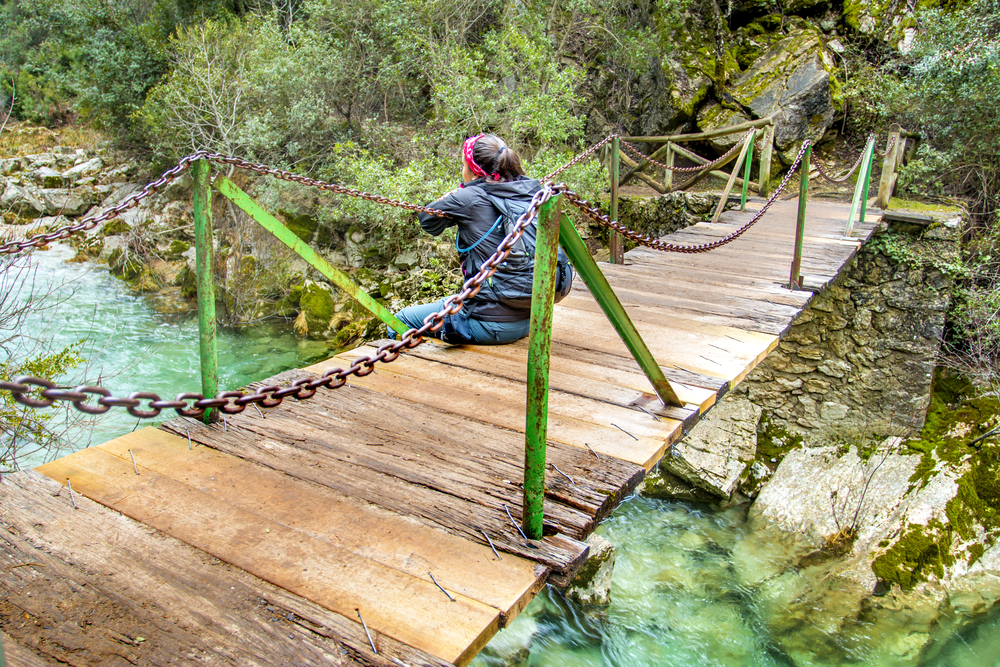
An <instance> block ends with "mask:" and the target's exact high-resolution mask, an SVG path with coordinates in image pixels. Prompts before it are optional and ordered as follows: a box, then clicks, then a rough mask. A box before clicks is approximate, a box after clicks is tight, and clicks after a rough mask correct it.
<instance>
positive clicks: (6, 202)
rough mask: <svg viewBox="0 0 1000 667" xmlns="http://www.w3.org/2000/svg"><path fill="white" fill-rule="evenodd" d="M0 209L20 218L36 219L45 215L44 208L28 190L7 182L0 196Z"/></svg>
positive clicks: (40, 201) (34, 194)
mask: <svg viewBox="0 0 1000 667" xmlns="http://www.w3.org/2000/svg"><path fill="white" fill-rule="evenodd" d="M0 209H3V210H4V211H12V212H14V213H16V214H17V215H18V216H20V217H22V218H37V217H38V216H40V215H43V214H44V213H45V210H46V207H45V204H44V203H42V200H41V198H40V197H39V196H38V195H37V194H36V193H35V192H34V191H33V190H31V189H30V188H27V187H21V186H19V185H15V184H14V183H11V182H8V183H7V187H6V188H4V191H3V195H0Z"/></svg>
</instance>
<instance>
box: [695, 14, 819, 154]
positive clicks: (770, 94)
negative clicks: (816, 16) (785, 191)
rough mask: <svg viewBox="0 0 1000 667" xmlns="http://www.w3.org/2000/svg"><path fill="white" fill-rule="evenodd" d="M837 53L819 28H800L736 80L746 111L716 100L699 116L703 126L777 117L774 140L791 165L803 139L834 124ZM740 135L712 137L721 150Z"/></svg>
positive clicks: (815, 136)
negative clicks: (815, 29) (835, 55)
mask: <svg viewBox="0 0 1000 667" xmlns="http://www.w3.org/2000/svg"><path fill="white" fill-rule="evenodd" d="M833 65H834V61H833V56H832V55H831V54H829V53H828V52H827V49H826V48H825V47H824V46H823V42H822V40H821V37H820V35H819V34H818V33H816V32H814V31H812V30H798V31H796V32H793V33H791V34H789V35H788V36H787V37H786V38H785V39H782V40H781V41H778V42H776V43H775V44H773V45H772V46H771V47H770V48H769V49H768V50H767V51H766V52H765V53H764V54H763V55H761V56H760V57H759V58H757V60H755V61H754V63H753V65H752V66H751V67H750V68H749V69H748V70H747V71H746V72H744V73H743V74H742V75H740V77H739V78H738V79H737V80H736V81H735V82H734V83H733V85H732V87H731V89H730V93H731V94H732V97H733V100H734V101H735V102H736V103H738V104H739V105H740V106H741V107H742V108H743V109H744V110H745V111H738V110H735V109H734V108H732V106H726V107H723V106H722V105H719V104H715V105H710V106H708V107H705V108H704V109H703V110H702V111H701V113H699V116H698V126H699V128H700V129H701V130H703V131H709V130H715V129H719V128H722V127H726V126H729V125H735V124H737V123H740V122H744V121H746V120H748V117H753V118H767V117H772V118H774V119H775V121H776V126H775V134H774V144H775V149H776V152H777V154H778V155H779V156H780V158H781V161H782V162H783V163H784V164H785V165H790V164H791V163H792V161H793V160H794V159H795V156H796V155H797V154H798V151H799V148H800V147H801V145H802V142H803V141H804V140H806V139H809V140H811V141H813V142H816V141H819V140H820V139H821V138H822V137H823V135H825V134H826V131H827V130H828V129H829V128H830V126H831V125H832V124H833V118H834V115H835V113H836V110H835V106H834V97H833V88H832V85H833V84H832V77H831V76H830V72H831V71H832V70H833ZM738 140H739V135H735V134H733V135H727V136H724V137H719V138H717V139H713V140H712V141H711V144H712V147H713V148H714V149H715V150H717V151H719V152H720V153H723V152H725V151H728V150H729V149H730V148H731V147H732V146H733V145H734V144H735V143H736V142H737V141H738Z"/></svg>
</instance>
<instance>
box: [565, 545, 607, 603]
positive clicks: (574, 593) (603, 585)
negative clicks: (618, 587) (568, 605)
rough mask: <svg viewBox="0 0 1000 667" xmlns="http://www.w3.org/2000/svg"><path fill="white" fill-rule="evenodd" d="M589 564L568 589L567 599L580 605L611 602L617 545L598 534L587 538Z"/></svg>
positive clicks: (566, 591) (585, 565)
mask: <svg viewBox="0 0 1000 667" xmlns="http://www.w3.org/2000/svg"><path fill="white" fill-rule="evenodd" d="M587 544H588V545H590V553H589V555H588V556H587V562H586V563H584V564H583V567H581V568H580V571H579V572H578V573H577V575H576V576H575V577H573V580H572V581H571V582H570V583H569V586H567V587H566V590H565V593H566V597H568V598H569V599H571V600H573V601H575V602H577V603H578V604H608V603H610V602H611V574H612V572H614V569H615V556H616V551H615V545H613V544H612V543H611V542H609V541H608V540H606V539H604V538H603V537H601V536H600V535H598V534H597V533H591V535H590V537H588V538H587Z"/></svg>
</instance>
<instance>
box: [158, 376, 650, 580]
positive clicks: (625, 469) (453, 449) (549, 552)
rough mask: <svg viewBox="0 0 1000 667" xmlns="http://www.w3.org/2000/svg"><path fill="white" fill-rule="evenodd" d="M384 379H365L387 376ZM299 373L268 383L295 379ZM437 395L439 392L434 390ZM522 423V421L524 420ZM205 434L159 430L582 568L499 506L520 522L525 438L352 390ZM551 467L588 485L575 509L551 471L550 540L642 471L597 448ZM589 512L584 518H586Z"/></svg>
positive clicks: (581, 526) (557, 455)
mask: <svg viewBox="0 0 1000 667" xmlns="http://www.w3.org/2000/svg"><path fill="white" fill-rule="evenodd" d="M385 372H386V371H384V370H381V369H380V370H379V371H378V372H376V373H375V374H373V375H372V376H369V377H379V376H382V375H384V374H385ZM300 376H309V377H315V376H314V375H311V374H309V373H306V372H303V371H292V372H289V373H286V374H282V375H281V376H278V377H276V378H272V379H270V380H267V381H266V383H272V382H284V381H288V380H289V379H291V378H294V377H300ZM432 389H434V388H432ZM522 419H523V417H522ZM228 421H229V426H228V429H224V427H223V425H222V424H215V425H211V426H208V427H205V426H203V425H200V424H198V423H197V422H195V421H193V420H185V419H175V420H171V421H170V422H167V423H166V424H164V425H163V428H166V429H168V430H170V431H171V432H173V433H176V434H178V435H181V436H183V435H185V433H186V432H188V431H189V432H190V434H191V437H192V440H193V441H195V442H203V443H206V444H210V446H213V447H216V448H218V449H220V450H222V451H226V452H228V453H231V454H234V455H236V456H239V457H241V458H246V459H249V460H253V461H257V462H259V463H262V464H264V465H267V466H270V467H272V468H275V469H277V470H282V471H283V472H286V473H287V474H289V475H292V476H296V477H299V478H302V479H308V480H310V481H313V482H316V483H318V484H323V485H325V486H329V487H330V488H332V489H335V490H337V491H338V492H340V493H342V494H344V495H348V496H352V497H355V498H358V499H361V500H364V501H367V502H371V503H374V504H376V505H378V506H380V507H384V508H386V509H389V510H391V511H394V512H399V513H401V514H406V515H410V516H412V517H414V518H416V519H418V520H421V521H425V522H428V525H433V526H436V527H440V528H442V529H444V530H446V531H450V532H453V533H454V534H456V535H460V536H462V537H464V538H466V539H469V540H470V541H473V542H478V543H480V544H484V545H485V544H486V540H485V538H483V536H482V533H481V531H483V530H485V531H486V532H487V533H488V534H489V535H490V538H491V539H492V540H493V541H494V543H495V544H496V545H497V548H499V549H503V550H507V551H510V552H511V553H515V554H518V555H520V556H522V557H526V558H529V559H530V560H534V561H537V562H541V563H544V564H546V565H548V566H550V567H553V569H555V570H558V571H566V570H567V568H570V569H571V568H573V567H576V566H578V565H579V564H580V562H579V559H580V557H581V556H582V555H583V554H582V553H580V552H576V553H568V552H566V551H564V550H562V549H556V548H552V547H551V545H549V544H548V543H547V542H546V541H545V540H543V541H542V542H541V543H538V544H533V543H532V544H529V543H528V542H526V541H525V540H523V539H522V538H521V537H520V535H518V534H517V532H516V529H515V528H514V526H512V525H511V523H510V521H509V519H508V518H507V516H506V513H505V512H504V510H503V506H504V505H506V506H507V507H508V508H509V510H510V511H511V513H512V515H513V516H514V517H515V519H516V518H517V517H518V516H519V515H520V509H519V508H520V503H521V491H520V487H519V484H520V480H521V478H522V477H523V452H524V442H523V437H524V436H523V435H522V434H520V433H517V432H514V431H510V430H505V429H500V428H496V427H494V426H490V425H488V424H485V423H483V422H480V421H477V420H470V419H467V418H463V417H461V416H458V415H455V414H452V413H450V412H448V411H444V410H437V409H434V408H433V407H429V406H425V405H420V404H417V403H413V402H410V401H406V400H398V399H394V398H390V397H387V396H385V395H382V394H380V393H375V392H370V391H367V390H364V389H360V388H356V387H352V386H350V385H348V386H347V387H344V388H341V389H338V390H336V391H329V392H321V393H320V394H319V395H317V396H316V397H314V398H312V399H310V400H309V401H307V402H303V403H297V402H295V401H291V400H287V399H286V402H285V403H284V404H282V406H281V407H280V408H276V409H272V410H269V411H268V412H267V418H266V420H261V419H260V418H259V417H257V416H256V414H255V413H254V411H252V410H248V411H246V412H244V413H243V414H242V415H237V416H235V417H230V418H229V420H228ZM550 461H552V462H553V463H555V464H556V465H558V466H559V467H560V468H561V469H562V470H564V471H566V472H568V473H569V474H570V475H572V476H574V477H575V478H576V477H579V478H580V479H584V480H586V483H585V484H578V485H577V486H576V487H574V489H573V491H574V493H573V494H572V495H573V501H572V504H570V503H568V502H562V501H559V502H557V500H558V499H557V498H555V497H554V494H555V493H557V492H560V489H562V488H563V487H564V486H568V483H567V482H565V481H563V480H562V479H561V477H559V476H558V475H556V474H555V473H554V471H553V472H552V473H551V474H550V479H549V483H548V490H549V497H548V499H547V500H546V507H545V511H546V520H547V521H546V526H547V528H546V530H547V534H551V533H554V532H562V533H564V534H566V535H567V536H570V537H573V538H576V537H577V536H586V535H587V534H588V533H589V532H590V530H592V529H593V526H594V521H595V518H596V519H597V520H599V519H600V518H601V517H602V516H604V515H606V513H607V512H608V511H610V509H611V508H612V507H614V506H615V505H616V504H617V502H619V501H620V499H621V497H622V496H623V494H627V493H629V492H630V491H631V489H633V488H634V487H635V485H636V484H638V482H639V481H640V480H641V479H642V476H643V474H644V473H643V470H642V468H640V467H638V466H634V465H630V464H627V463H626V462H624V461H613V460H602V461H600V462H598V461H597V460H596V459H594V458H593V455H592V454H590V452H589V451H583V452H580V451H578V450H576V449H575V448H573V447H565V446H558V445H552V446H550ZM581 507H586V509H581Z"/></svg>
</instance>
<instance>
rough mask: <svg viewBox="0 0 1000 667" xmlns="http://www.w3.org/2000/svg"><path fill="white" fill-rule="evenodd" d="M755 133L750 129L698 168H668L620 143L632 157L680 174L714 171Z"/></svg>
mask: <svg viewBox="0 0 1000 667" xmlns="http://www.w3.org/2000/svg"><path fill="white" fill-rule="evenodd" d="M756 131H757V130H755V129H752V130H750V131H749V132H747V133H746V134H744V135H743V136H742V137H740V138H739V140H738V141H737V142H736V143H735V144H733V147H732V148H730V149H729V150H728V151H726V153H725V154H724V155H720V156H719V157H717V158H715V160H713V161H711V162H707V163H706V164H702V165H698V166H695V167H668V166H667V165H665V164H664V163H662V162H657V161H656V160H654V159H653V158H651V157H649V156H648V155H644V154H643V153H642V151H640V150H639V149H638V148H636V147H635V146H633V145H632V144H630V143H629V142H627V141H623V142H622V146H624V147H625V148H626V150H628V151H629V152H630V153H632V154H633V155H636V156H638V157H639V159H641V160H645V161H646V162H650V163H652V164H655V165H656V166H657V167H659V168H660V169H668V170H670V171H680V172H694V171H705V170H706V169H708V170H711V169H715V168H716V167H718V166H719V165H720V164H722V163H723V162H725V161H726V158H728V157H729V156H731V155H732V154H733V153H735V152H736V151H737V150H738V149H740V148H741V147H742V146H743V142H744V141H746V140H747V136H748V135H749V134H750V133H751V132H756ZM698 157H701V156H700V155H699V156H698ZM701 159H702V160H704V159H705V158H701Z"/></svg>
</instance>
